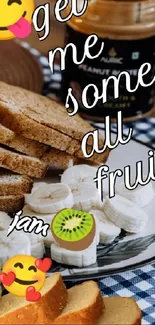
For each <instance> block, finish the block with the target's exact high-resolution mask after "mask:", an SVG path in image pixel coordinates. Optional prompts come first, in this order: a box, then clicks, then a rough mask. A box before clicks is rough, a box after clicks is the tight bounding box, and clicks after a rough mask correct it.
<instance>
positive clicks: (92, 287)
mask: <svg viewBox="0 0 155 325" xmlns="http://www.w3.org/2000/svg"><path fill="white" fill-rule="evenodd" d="M103 312H104V302H103V299H102V296H101V293H100V291H99V288H98V286H97V284H96V283H95V282H94V281H87V282H84V283H82V284H79V285H76V286H74V287H73V288H71V289H69V290H68V299H67V305H66V307H65V308H64V309H63V311H62V313H61V315H60V316H59V317H58V318H56V319H55V320H54V324H70V325H73V324H74V325H77V324H85V325H89V324H96V323H97V320H98V319H99V317H100V316H101V314H102V313H103Z"/></svg>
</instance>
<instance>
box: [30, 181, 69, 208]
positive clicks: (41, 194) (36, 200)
mask: <svg viewBox="0 0 155 325" xmlns="http://www.w3.org/2000/svg"><path fill="white" fill-rule="evenodd" d="M25 202H26V204H27V205H28V206H29V208H30V209H31V210H32V211H34V212H37V213H44V214H45V213H57V212H59V211H60V210H62V209H65V208H72V206H73V203H74V201H73V195H72V192H71V190H70V188H69V186H68V185H66V184H61V183H57V184H46V183H37V185H36V186H35V187H34V188H33V189H32V193H31V194H25Z"/></svg>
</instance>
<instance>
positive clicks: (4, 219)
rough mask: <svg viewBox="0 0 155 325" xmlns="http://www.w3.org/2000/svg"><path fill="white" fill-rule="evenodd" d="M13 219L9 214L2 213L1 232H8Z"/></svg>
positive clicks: (0, 219)
mask: <svg viewBox="0 0 155 325" xmlns="http://www.w3.org/2000/svg"><path fill="white" fill-rule="evenodd" d="M11 222H12V219H11V218H10V217H9V216H8V214H7V213H5V212H1V211H0V230H8V229H9V226H10V223H11Z"/></svg>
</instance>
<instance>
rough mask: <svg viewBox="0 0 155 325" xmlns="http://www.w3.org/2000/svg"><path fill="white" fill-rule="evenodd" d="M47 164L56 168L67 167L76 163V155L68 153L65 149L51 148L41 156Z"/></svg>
mask: <svg viewBox="0 0 155 325" xmlns="http://www.w3.org/2000/svg"><path fill="white" fill-rule="evenodd" d="M41 160H42V161H44V162H45V163H46V164H47V165H50V166H51V167H55V168H58V169H67V168H69V167H71V166H73V165H76V164H77V163H78V160H79V159H78V157H75V156H72V155H69V154H68V153H67V152H65V151H60V150H58V149H55V148H51V149H50V150H49V151H48V152H46V153H45V154H44V155H43V157H42V158H41Z"/></svg>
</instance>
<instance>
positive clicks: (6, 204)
mask: <svg viewBox="0 0 155 325" xmlns="http://www.w3.org/2000/svg"><path fill="white" fill-rule="evenodd" d="M23 206H24V195H8V196H0V211H3V212H6V213H15V212H18V211H20V210H22V209H23Z"/></svg>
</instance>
